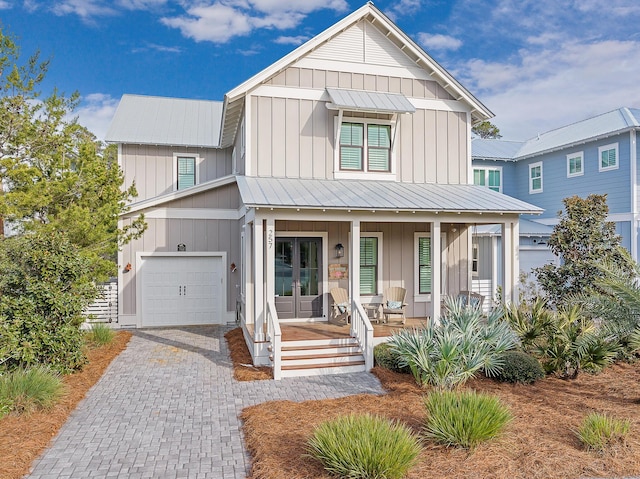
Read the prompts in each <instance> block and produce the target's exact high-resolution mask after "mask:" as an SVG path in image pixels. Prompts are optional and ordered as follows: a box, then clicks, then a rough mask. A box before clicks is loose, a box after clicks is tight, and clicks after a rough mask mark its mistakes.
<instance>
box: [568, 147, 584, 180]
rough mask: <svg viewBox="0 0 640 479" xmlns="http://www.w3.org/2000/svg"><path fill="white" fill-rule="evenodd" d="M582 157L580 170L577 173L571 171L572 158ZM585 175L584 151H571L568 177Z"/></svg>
mask: <svg viewBox="0 0 640 479" xmlns="http://www.w3.org/2000/svg"><path fill="white" fill-rule="evenodd" d="M572 158H580V166H581V168H580V171H579V172H577V173H571V159H572ZM582 175H584V152H582V151H578V152H576V153H570V154H568V155H567V178H574V177H576V176H582Z"/></svg>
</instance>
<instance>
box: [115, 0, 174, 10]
mask: <svg viewBox="0 0 640 479" xmlns="http://www.w3.org/2000/svg"><path fill="white" fill-rule="evenodd" d="M167 2H168V0H118V1H117V4H118V5H120V6H121V7H123V8H126V9H127V10H151V9H153V8H158V7H161V6H163V5H165V4H166V3H167Z"/></svg>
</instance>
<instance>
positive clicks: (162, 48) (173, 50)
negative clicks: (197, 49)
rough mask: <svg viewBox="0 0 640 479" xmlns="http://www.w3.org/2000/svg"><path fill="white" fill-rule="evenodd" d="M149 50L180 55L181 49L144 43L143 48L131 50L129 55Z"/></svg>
mask: <svg viewBox="0 0 640 479" xmlns="http://www.w3.org/2000/svg"><path fill="white" fill-rule="evenodd" d="M149 50H155V51H157V52H162V53H182V48H180V47H169V46H166V45H158V44H157V43H146V44H145V46H142V47H136V48H133V49H132V50H131V53H143V52H148V51H149Z"/></svg>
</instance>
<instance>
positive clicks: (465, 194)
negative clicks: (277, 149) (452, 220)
mask: <svg viewBox="0 0 640 479" xmlns="http://www.w3.org/2000/svg"><path fill="white" fill-rule="evenodd" d="M237 182H238V188H239V189H240V196H241V198H242V202H243V203H244V204H245V205H246V206H250V207H272V208H308V209H335V210H345V209H354V210H388V211H429V212H436V211H438V212H468V213H473V212H477V213H520V214H540V213H542V212H543V211H544V210H543V209H542V208H538V207H537V206H534V205H531V204H529V203H525V202H524V201H521V200H517V199H515V198H512V197H510V196H507V195H503V194H501V193H497V192H495V191H492V190H490V189H489V188H485V187H482V186H474V185H440V184H432V183H428V184H418V183H398V182H393V181H369V180H364V181H363V180H360V181H358V180H315V179H299V178H257V177H247V176H238V177H237Z"/></svg>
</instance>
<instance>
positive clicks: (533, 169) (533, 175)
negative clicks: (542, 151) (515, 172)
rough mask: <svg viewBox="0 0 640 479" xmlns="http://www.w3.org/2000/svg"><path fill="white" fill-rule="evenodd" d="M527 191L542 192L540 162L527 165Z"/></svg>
mask: <svg viewBox="0 0 640 479" xmlns="http://www.w3.org/2000/svg"><path fill="white" fill-rule="evenodd" d="M529 193H542V162H541V161H539V162H537V163H531V164H530V165H529Z"/></svg>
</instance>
